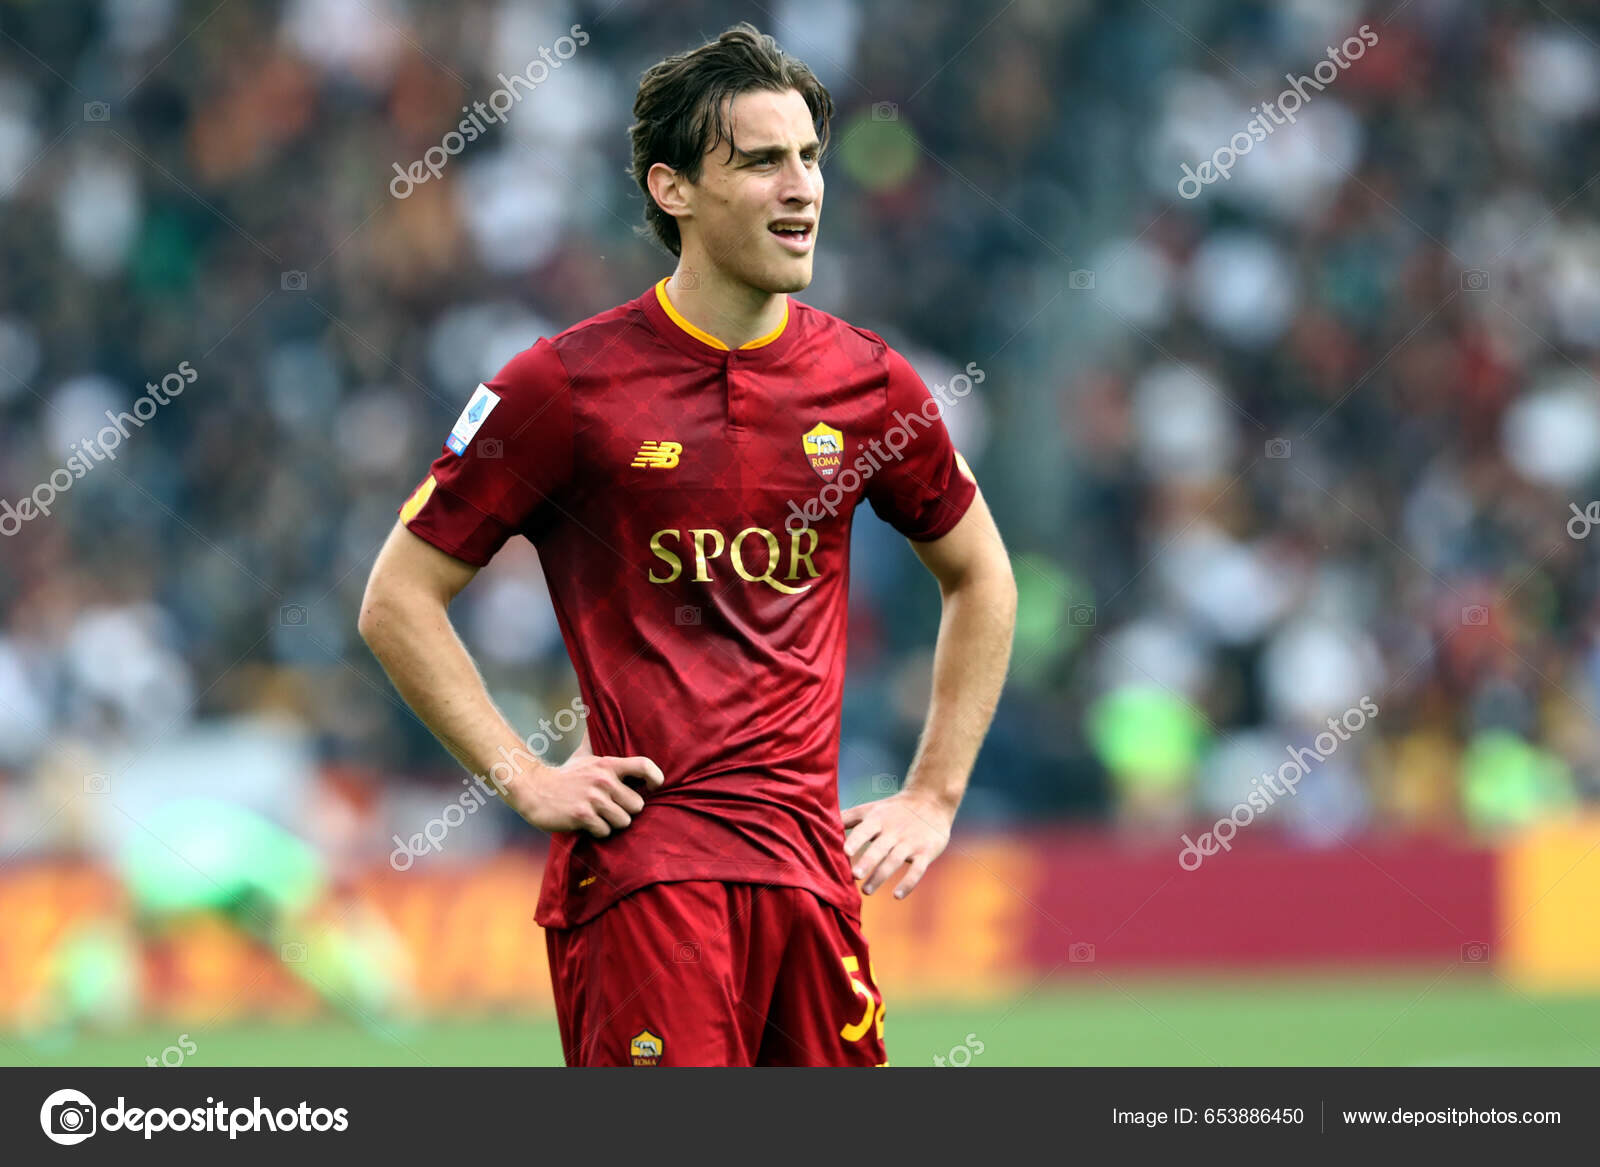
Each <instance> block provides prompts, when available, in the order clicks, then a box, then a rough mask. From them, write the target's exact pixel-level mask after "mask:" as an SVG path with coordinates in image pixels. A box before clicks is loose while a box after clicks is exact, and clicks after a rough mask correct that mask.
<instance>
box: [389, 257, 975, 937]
mask: <svg viewBox="0 0 1600 1167" xmlns="http://www.w3.org/2000/svg"><path fill="white" fill-rule="evenodd" d="M665 283H666V281H665V280H663V281H662V282H661V283H660V284H658V285H656V286H655V287H654V288H651V289H650V290H649V291H648V292H646V293H645V294H644V295H642V296H640V297H639V298H638V299H635V300H633V301H631V302H630V303H627V304H623V305H621V306H619V307H617V308H614V309H612V310H611V311H609V312H603V313H601V314H600V315H598V316H595V317H592V318H591V319H589V320H586V321H584V322H583V323H581V324H577V325H574V326H573V327H572V328H569V329H567V330H566V331H565V332H563V333H561V334H560V335H559V336H556V337H554V338H551V339H547V340H540V341H539V342H538V343H536V344H535V345H534V346H533V347H532V348H530V349H527V350H526V351H524V352H523V353H521V354H519V355H518V356H516V357H514V358H513V359H512V360H511V361H510V363H508V364H507V365H506V366H505V368H504V369H502V370H501V371H500V373H499V374H498V375H497V376H496V377H495V378H494V379H493V380H491V381H489V382H487V383H486V384H484V385H481V386H479V387H478V389H477V390H476V391H475V392H474V393H473V395H472V397H471V398H470V399H469V400H468V403H467V406H466V408H465V410H464V411H463V412H462V415H461V418H460V419H459V420H458V421H457V423H456V427H455V429H454V430H453V431H452V432H451V435H450V438H449V440H448V441H447V442H446V445H445V449H444V452H443V453H442V454H441V455H440V456H439V458H438V459H437V460H436V461H435V462H434V463H433V466H432V469H431V472H430V473H429V475H428V477H427V478H426V479H425V480H424V481H423V483H422V484H421V485H420V486H419V487H418V488H417V490H416V492H415V493H414V494H413V495H412V496H411V498H410V499H409V500H408V501H407V502H406V503H405V505H404V506H402V507H401V508H400V514H401V519H402V521H403V522H405V523H406V525H407V527H408V528H409V529H410V530H411V531H412V532H413V533H414V534H416V535H418V536H420V537H421V538H423V539H426V540H427V541H428V542H429V543H432V544H433V545H434V546H436V547H438V548H439V549H441V550H442V551H445V552H447V553H448V554H450V555H452V556H455V557H456V558H457V559H461V560H464V561H465V562H467V563H471V564H476V565H482V564H484V563H487V562H488V561H489V559H490V557H491V556H493V555H494V553H495V551H496V550H497V549H499V547H500V546H501V544H503V543H504V542H505V541H506V540H507V539H509V538H510V537H512V536H513V535H518V534H520V535H523V536H525V537H526V538H528V539H529V540H531V541H532V542H533V544H534V546H535V547H536V548H537V549H538V551H539V559H540V563H541V564H542V566H543V569H544V574H545V577H546V580H547V581H548V584H549V588H550V596H551V599H552V601H553V603H554V605H555V611H556V617H557V619H558V621H559V622H560V625H561V632H562V636H563V637H564V639H565V641H566V646H567V651H568V653H569V655H570V656H571V658H572V664H573V667H574V668H575V669H576V671H577V675H578V683H579V686H580V689H581V693H582V697H583V701H584V703H585V704H586V706H587V708H588V731H589V741H590V745H591V747H592V748H593V750H594V752H595V753H596V754H599V755H611V756H630V755H643V756H646V757H649V758H651V759H652V760H654V761H655V763H656V764H657V765H658V766H660V767H661V770H662V772H663V773H664V774H665V775H666V784H665V786H664V787H663V788H662V789H661V790H659V791H657V792H653V793H651V794H649V795H647V796H646V805H645V808H644V810H643V811H642V812H641V813H639V814H638V815H636V816H635V817H634V821H633V824H632V825H631V826H629V827H627V828H626V829H625V830H622V831H619V832H617V833H615V834H613V835H612V836H611V837H609V838H607V839H595V838H593V837H591V836H589V835H587V834H582V833H566V832H562V833H557V834H556V835H555V836H554V841H553V846H552V850H551V856H550V863H549V866H548V867H547V869H546V871H545V877H544V887H543V890H542V892H541V895H540V897H539V907H538V913H537V919H538V922H539V923H540V924H542V925H544V926H545V927H550V928H561V927H571V926H574V925H577V924H580V923H582V922H584V921H586V920H588V919H589V918H590V917H592V916H593V915H594V914H595V913H597V912H599V911H601V910H602V909H604V908H605V907H606V906H608V905H609V904H611V903H612V902H614V901H615V900H616V899H617V898H618V897H620V896H624V895H627V894H628V893H629V892H632V891H634V890H636V889H638V888H640V887H643V886H645V885H647V884H651V883H657V882H663V881H676V880H721V881H729V882H750V883H768V884H780V885H786V886H792V887H802V888H807V889H809V890H811V891H812V892H814V893H815V894H817V895H818V896H820V897H822V898H823V899H824V900H826V901H827V902H829V903H831V904H834V905H836V906H837V907H839V908H840V909H841V910H843V911H845V912H847V913H849V914H850V915H851V916H852V917H855V916H858V914H859V911H860V896H859V893H858V891H857V890H856V887H855V885H854V883H853V882H852V880H851V876H850V869H849V865H848V864H847V862H846V857H845V853H844V845H843V844H844V832H843V828H842V825H841V823H840V815H839V800H838V775H837V769H838V750H839V714H840V697H841V692H842V688H843V682H844V663H845V625H846V595H847V591H848V586H849V547H850V525H851V522H852V521H853V519H854V515H855V507H856V504H857V503H859V502H860V501H861V500H862V499H865V500H866V501H868V502H870V503H871V504H872V508H873V510H874V511H876V512H877V514H878V515H879V517H881V518H883V519H884V520H886V521H887V522H889V523H890V524H892V525H893V526H894V527H895V529H896V530H898V531H900V532H901V533H902V534H904V535H906V536H907V537H908V538H911V539H916V540H930V539H935V538H938V537H939V536H940V535H943V534H944V533H945V532H947V531H949V530H950V528H951V527H953V526H954V525H955V524H956V522H957V520H959V519H960V518H961V516H962V515H963V514H964V513H965V512H966V509H967V507H968V506H969V505H970V504H971V502H972V500H973V497H974V496H975V494H976V486H975V485H974V483H973V481H972V478H971V475H970V473H969V472H968V470H967V469H966V466H965V463H964V462H963V461H962V460H961V458H960V456H959V455H958V454H957V453H956V451H955V449H954V448H953V446H952V445H951V442H950V437H949V434H948V433H947V431H946V429H945V426H944V423H943V421H942V420H941V419H940V417H939V412H938V403H937V402H936V401H935V400H934V399H933V398H932V397H931V396H930V394H929V392H928V390H927V388H926V387H925V386H924V385H923V384H922V381H921V379H920V378H919V377H918V376H917V374H916V373H915V371H913V370H912V368H911V366H910V365H909V364H908V363H907V362H906V360H905V359H904V358H903V357H901V356H900V355H899V354H898V353H896V352H895V351H894V350H893V349H891V348H890V347H889V346H888V345H887V344H885V343H884V342H883V341H882V340H881V339H880V338H879V337H877V336H876V335H874V334H873V333H871V332H868V331H866V330H864V329H860V328H855V327H852V326H851V325H849V324H846V323H844V322H843V321H841V320H839V319H837V318H836V317H833V316H830V315H828V314H827V313H825V312H820V311H818V310H816V309H814V308H810V307H807V306H806V305H804V304H800V303H797V302H795V301H794V300H792V299H791V300H789V301H788V309H787V318H786V319H785V321H784V324H783V325H782V326H781V327H780V328H779V329H778V330H777V331H776V332H774V333H773V334H772V335H770V336H767V337H763V338H761V339H760V340H758V341H752V342H751V343H750V344H748V345H745V346H743V347H741V348H739V349H737V350H733V351H729V350H728V349H727V348H726V347H725V346H724V345H722V344H721V343H720V342H719V341H717V340H716V339H715V338H714V337H711V336H709V335H708V334H706V333H704V332H701V331H700V330H699V329H696V328H695V327H694V326H693V325H691V324H689V323H688V322H687V321H686V320H684V319H683V318H682V317H681V316H680V315H679V314H678V313H677V312H676V310H675V309H673V307H672V305H671V303H670V301H669V300H668V299H667V296H666V289H665Z"/></svg>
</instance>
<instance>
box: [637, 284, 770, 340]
mask: <svg viewBox="0 0 1600 1167" xmlns="http://www.w3.org/2000/svg"><path fill="white" fill-rule="evenodd" d="M671 278H672V277H671V276H663V277H662V279H661V282H660V283H658V284H657V285H656V299H657V300H658V301H660V303H661V310H662V311H663V312H665V313H666V314H667V318H668V319H670V320H671V321H672V323H674V324H676V325H677V326H678V327H679V328H681V329H683V330H684V331H685V332H687V333H688V334H689V335H690V336H692V337H694V338H695V339H696V340H698V341H699V342H700V343H701V344H708V345H710V346H711V347H712V348H716V349H721V350H722V351H723V352H727V351H728V346H727V345H725V344H723V343H722V342H721V341H720V340H718V339H717V338H716V337H714V336H712V335H711V334H710V333H709V332H707V331H706V330H705V329H703V328H698V327H696V326H695V325H693V324H690V323H689V321H688V320H687V319H685V318H684V316H683V314H682V313H681V312H679V311H678V310H677V309H676V308H674V307H673V306H672V301H671V300H669V299H667V281H668V280H669V279H671ZM787 327H789V297H788V296H785V297H784V298H783V319H782V320H781V321H779V322H778V327H776V328H774V329H773V330H772V331H771V332H769V333H767V335H765V336H758V337H756V338H755V339H754V340H752V341H748V342H747V343H745V344H741V345H740V346H739V351H740V352H743V351H744V350H745V349H747V348H760V347H761V346H762V345H768V344H771V343H772V342H773V341H775V340H777V339H778V338H779V337H780V336H782V335H783V330H784V329H785V328H787Z"/></svg>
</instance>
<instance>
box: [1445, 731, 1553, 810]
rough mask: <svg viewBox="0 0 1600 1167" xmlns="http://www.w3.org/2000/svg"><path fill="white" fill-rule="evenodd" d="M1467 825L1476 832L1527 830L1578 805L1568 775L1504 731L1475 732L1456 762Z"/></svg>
mask: <svg viewBox="0 0 1600 1167" xmlns="http://www.w3.org/2000/svg"><path fill="white" fill-rule="evenodd" d="M1461 785H1462V800H1463V803H1464V809H1465V811H1466V815H1467V820H1468V821H1469V822H1470V823H1471V824H1472V825H1473V826H1474V827H1476V828H1478V829H1480V830H1495V829H1498V828H1502V827H1520V826H1527V825H1529V824H1530V823H1536V822H1539V821H1541V820H1543V819H1547V818H1552V817H1555V816H1557V815H1560V814H1563V813H1565V812H1566V811H1568V810H1570V809H1572V808H1573V807H1574V806H1576V805H1577V801H1578V799H1577V792H1576V790H1575V788H1574V786H1573V781H1572V770H1571V769H1570V768H1569V767H1568V766H1567V764H1566V762H1564V761H1563V760H1562V759H1561V758H1560V757H1558V756H1556V755H1555V754H1552V753H1550V752H1549V751H1548V750H1542V749H1540V748H1539V747H1537V746H1535V745H1532V744H1530V743H1528V742H1526V741H1523V740H1522V738H1520V737H1518V736H1517V735H1516V734H1514V733H1512V732H1510V731H1509V730H1503V729H1495V730H1488V731H1486V732H1484V733H1480V734H1479V735H1478V736H1477V737H1475V738H1474V739H1473V740H1472V744H1471V745H1469V746H1468V747H1467V752H1466V754H1465V756H1464V757H1463V758H1462V760H1461Z"/></svg>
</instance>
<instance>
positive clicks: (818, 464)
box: [800, 421, 844, 482]
mask: <svg viewBox="0 0 1600 1167" xmlns="http://www.w3.org/2000/svg"><path fill="white" fill-rule="evenodd" d="M800 441H801V442H802V443H803V444H804V445H805V449H806V457H807V458H808V459H809V460H810V462H811V469H813V470H815V471H816V472H817V473H818V474H819V475H821V477H822V480H823V481H824V482H826V481H828V480H829V479H831V478H832V477H833V476H834V475H835V474H837V473H839V467H840V466H841V465H843V464H844V435H843V434H842V433H840V432H839V431H838V430H836V429H834V428H833V427H832V426H831V425H829V424H828V423H827V422H825V421H819V422H818V423H817V424H816V425H814V426H812V427H811V428H810V429H809V430H807V431H806V433H805V434H804V435H803V436H802V437H801V439H800Z"/></svg>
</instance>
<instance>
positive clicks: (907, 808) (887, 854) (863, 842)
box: [844, 790, 955, 900]
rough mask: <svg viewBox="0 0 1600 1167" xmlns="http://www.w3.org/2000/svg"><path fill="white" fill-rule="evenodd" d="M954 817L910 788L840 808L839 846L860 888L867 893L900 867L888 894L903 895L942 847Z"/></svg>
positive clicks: (893, 874)
mask: <svg viewBox="0 0 1600 1167" xmlns="http://www.w3.org/2000/svg"><path fill="white" fill-rule="evenodd" d="M954 820H955V814H954V812H952V811H951V810H949V809H948V808H946V807H945V806H943V805H942V804H941V803H939V802H938V801H937V800H936V799H933V798H930V797H928V796H925V795H922V794H918V793H917V792H915V791H910V790H902V791H900V793H898V794H892V795H890V796H889V797H888V798H880V799H878V800H877V801H876V802H864V803H862V804H861V805H860V806H852V807H849V808H848V809H846V810H845V812H844V825H845V836H844V850H845V854H846V856H848V857H849V860H850V872H851V874H852V875H854V876H855V877H856V878H857V879H860V880H863V881H864V882H863V883H862V885H861V890H862V891H863V892H864V893H866V894H867V895H871V894H872V893H873V892H875V891H877V890H878V889H879V888H880V887H882V886H884V885H885V884H886V883H888V882H890V881H891V880H893V879H895V878H896V877H897V876H899V875H901V873H902V872H903V873H904V878H902V879H901V880H900V885H899V886H898V887H897V888H895V892H894V898H895V899H897V900H903V899H905V897H906V896H908V895H910V894H911V893H912V891H913V890H914V889H915V888H916V886H917V884H919V883H921V882H922V877H923V876H924V875H925V874H927V871H928V867H929V865H930V864H932V863H933V861H934V860H935V859H937V858H939V856H940V855H941V854H942V853H943V852H944V849H945V846H946V844H948V843H949V842H950V824H951V823H952V822H953V821H954ZM908 867H909V870H907V868H908Z"/></svg>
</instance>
